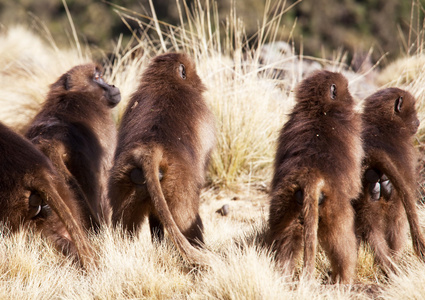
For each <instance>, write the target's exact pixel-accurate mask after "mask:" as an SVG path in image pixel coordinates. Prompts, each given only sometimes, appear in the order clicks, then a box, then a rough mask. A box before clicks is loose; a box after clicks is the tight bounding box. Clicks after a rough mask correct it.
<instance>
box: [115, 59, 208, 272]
mask: <svg viewBox="0 0 425 300" xmlns="http://www.w3.org/2000/svg"><path fill="white" fill-rule="evenodd" d="M204 90H205V87H204V84H203V83H202V81H201V79H200V78H199V76H198V75H197V73H196V69H195V65H194V63H193V61H192V60H191V59H190V58H189V57H188V56H187V55H185V54H179V53H168V54H164V55H159V56H157V57H155V58H154V59H153V60H152V61H151V63H150V65H149V66H148V67H147V69H146V70H145V72H144V73H143V75H142V78H141V83H140V85H139V87H138V89H137V91H136V92H135V93H134V94H133V96H132V98H131V100H130V102H129V103H128V106H127V110H126V111H125V113H124V116H123V119H122V121H121V125H120V129H119V132H118V144H117V149H116V153H115V163H114V167H113V169H112V172H111V176H110V181H109V196H110V199H111V206H112V210H113V213H112V223H113V224H115V225H117V224H119V223H122V225H123V227H124V229H125V230H127V231H128V232H131V233H134V232H136V231H137V229H138V228H139V227H140V225H141V224H142V222H143V220H144V219H145V217H146V216H148V217H149V225H150V229H151V234H152V238H158V239H162V238H163V235H164V228H165V229H166V230H167V232H168V234H169V236H170V237H171V238H172V240H173V242H174V243H175V245H176V246H177V247H178V249H179V251H180V253H181V254H182V256H183V257H184V258H185V259H187V260H188V261H189V262H191V263H199V264H203V263H205V262H206V261H205V256H204V255H203V253H202V252H201V251H199V250H198V249H196V248H194V247H193V245H202V243H203V234H202V230H203V225H202V220H201V217H200V216H199V194H200V190H201V188H202V186H203V185H204V181H205V171H206V167H207V164H208V161H209V157H210V153H211V150H212V148H213V146H214V143H215V125H214V118H213V115H212V113H211V112H210V110H209V109H208V107H207V105H206V102H205V100H204V99H203V96H202V93H203V92H204ZM188 241H189V242H190V243H191V244H192V245H191V244H190V243H189V242H188Z"/></svg>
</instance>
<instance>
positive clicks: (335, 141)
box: [268, 71, 363, 283]
mask: <svg viewBox="0 0 425 300" xmlns="http://www.w3.org/2000/svg"><path fill="white" fill-rule="evenodd" d="M296 101H297V102H296V104H295V106H294V108H293V110H292V112H291V114H290V116H289V120H288V121H287V123H286V124H285V125H284V126H283V128H282V130H281V131H280V135H279V139H278V148H277V153H276V157H275V162H274V176H273V180H272V183H271V205H270V214H269V228H270V229H269V237H268V238H269V242H270V243H271V244H272V245H273V247H274V250H275V251H276V258H277V260H278V262H279V264H280V266H281V267H282V268H285V267H287V268H288V270H289V272H290V273H292V272H293V270H294V267H295V265H294V260H295V258H296V257H297V256H298V254H299V253H300V251H301V249H302V245H303V244H304V274H305V275H306V276H307V277H308V278H311V277H312V276H313V274H314V269H315V257H316V251H317V242H318V241H319V242H320V244H321V245H322V247H323V249H324V250H325V252H326V254H327V255H328V257H329V259H330V262H331V267H332V279H333V281H334V282H339V283H350V282H351V280H352V278H353V276H354V272H355V266H356V260H357V248H356V236H355V228H354V210H353V207H352V205H351V200H352V199H354V198H356V197H357V196H358V194H359V192H360V189H361V180H360V178H361V160H362V157H363V149H362V143H361V138H360V135H361V118H360V115H359V114H358V113H356V112H355V111H354V101H353V98H352V96H351V95H350V92H349V90H348V82H347V80H346V78H345V77H344V76H343V75H341V74H340V73H333V72H330V71H318V72H315V73H314V74H313V75H311V76H309V77H307V78H306V79H304V80H303V81H302V82H301V83H300V84H299V86H298V88H297V91H296Z"/></svg>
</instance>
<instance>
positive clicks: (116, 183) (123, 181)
mask: <svg viewBox="0 0 425 300" xmlns="http://www.w3.org/2000/svg"><path fill="white" fill-rule="evenodd" d="M140 189H141V188H139V187H134V184H133V183H132V182H130V180H129V179H128V178H126V177H120V178H112V179H111V180H110V183H109V198H110V201H111V207H112V218H111V221H112V225H113V226H117V225H118V224H122V226H123V229H124V230H126V231H127V232H129V233H131V234H134V233H135V232H136V231H137V230H138V229H139V227H140V226H141V224H142V222H143V220H144V218H145V216H146V215H147V213H148V211H149V201H148V200H147V199H145V198H144V196H145V195H146V194H145V193H143V191H139V190H140Z"/></svg>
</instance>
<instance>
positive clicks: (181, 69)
mask: <svg viewBox="0 0 425 300" xmlns="http://www.w3.org/2000/svg"><path fill="white" fill-rule="evenodd" d="M179 73H180V77H181V78H182V79H186V68H185V66H184V64H180V66H179Z"/></svg>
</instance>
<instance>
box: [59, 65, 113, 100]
mask: <svg viewBox="0 0 425 300" xmlns="http://www.w3.org/2000/svg"><path fill="white" fill-rule="evenodd" d="M52 89H54V90H58V91H59V93H60V94H63V95H65V96H66V95H73V94H74V93H75V94H79V93H87V95H88V96H90V99H99V98H100V99H101V101H104V102H105V104H106V105H107V106H108V107H111V108H112V107H115V106H116V105H117V104H118V103H119V102H120V101H121V93H120V90H119V89H118V88H117V87H116V86H114V85H109V84H108V83H106V82H105V81H104V80H103V78H102V68H101V67H100V66H98V65H96V64H93V63H91V64H86V65H79V66H76V67H74V68H72V69H71V70H69V71H68V72H67V73H65V74H63V75H62V76H61V77H60V78H59V80H58V81H57V82H55V83H54V84H53V85H52Z"/></svg>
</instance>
